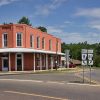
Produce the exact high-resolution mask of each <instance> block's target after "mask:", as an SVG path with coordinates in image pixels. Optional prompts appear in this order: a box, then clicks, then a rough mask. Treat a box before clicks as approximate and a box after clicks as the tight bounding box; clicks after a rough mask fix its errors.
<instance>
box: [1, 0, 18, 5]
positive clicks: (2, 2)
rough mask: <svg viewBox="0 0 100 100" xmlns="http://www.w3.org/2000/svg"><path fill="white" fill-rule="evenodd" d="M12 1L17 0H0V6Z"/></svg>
mask: <svg viewBox="0 0 100 100" xmlns="http://www.w3.org/2000/svg"><path fill="white" fill-rule="evenodd" d="M14 1H17V0H0V6H3V5H7V4H10V3H12V2H14Z"/></svg>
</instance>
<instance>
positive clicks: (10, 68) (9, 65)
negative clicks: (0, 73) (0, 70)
mask: <svg viewBox="0 0 100 100" xmlns="http://www.w3.org/2000/svg"><path fill="white" fill-rule="evenodd" d="M9 71H11V61H10V52H9Z"/></svg>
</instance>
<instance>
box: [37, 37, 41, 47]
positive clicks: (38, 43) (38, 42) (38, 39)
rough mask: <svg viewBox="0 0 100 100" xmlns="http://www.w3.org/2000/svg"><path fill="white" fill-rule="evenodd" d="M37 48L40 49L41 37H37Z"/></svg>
mask: <svg viewBox="0 0 100 100" xmlns="http://www.w3.org/2000/svg"><path fill="white" fill-rule="evenodd" d="M37 48H40V37H39V36H38V37H37Z"/></svg>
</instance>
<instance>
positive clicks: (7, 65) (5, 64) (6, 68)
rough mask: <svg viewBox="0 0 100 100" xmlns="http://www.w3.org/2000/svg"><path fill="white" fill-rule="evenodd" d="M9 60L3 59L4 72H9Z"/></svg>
mask: <svg viewBox="0 0 100 100" xmlns="http://www.w3.org/2000/svg"><path fill="white" fill-rule="evenodd" d="M8 67H9V64H8V58H7V57H3V58H2V71H8Z"/></svg>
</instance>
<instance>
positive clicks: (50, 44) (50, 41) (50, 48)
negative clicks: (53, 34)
mask: <svg viewBox="0 0 100 100" xmlns="http://www.w3.org/2000/svg"><path fill="white" fill-rule="evenodd" d="M49 50H52V40H51V39H50V40H49Z"/></svg>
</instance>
